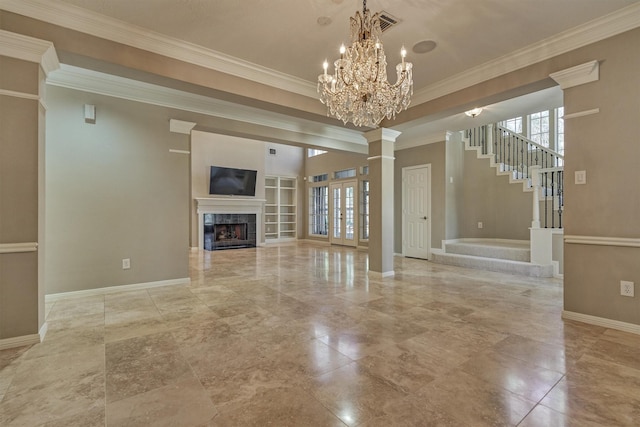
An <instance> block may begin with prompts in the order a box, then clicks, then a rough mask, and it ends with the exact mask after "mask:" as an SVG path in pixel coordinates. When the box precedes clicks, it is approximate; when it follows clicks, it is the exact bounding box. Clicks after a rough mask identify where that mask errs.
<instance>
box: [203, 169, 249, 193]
mask: <svg viewBox="0 0 640 427" xmlns="http://www.w3.org/2000/svg"><path fill="white" fill-rule="evenodd" d="M257 175H258V172H257V171H254V170H248V169H235V168H225V167H221V166H211V173H210V174H209V194H216V195H224V196H255V195H256V177H257Z"/></svg>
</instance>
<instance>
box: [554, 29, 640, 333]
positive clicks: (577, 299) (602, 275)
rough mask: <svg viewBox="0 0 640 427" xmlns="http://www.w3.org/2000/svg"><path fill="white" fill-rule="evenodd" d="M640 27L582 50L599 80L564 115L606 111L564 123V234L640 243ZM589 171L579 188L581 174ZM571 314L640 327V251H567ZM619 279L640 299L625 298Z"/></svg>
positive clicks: (567, 97) (573, 98)
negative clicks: (596, 67) (577, 181)
mask: <svg viewBox="0 0 640 427" xmlns="http://www.w3.org/2000/svg"><path fill="white" fill-rule="evenodd" d="M632 46H633V47H637V46H640V29H636V30H633V31H629V32H627V33H624V34H621V35H619V36H616V37H613V38H611V39H608V40H604V41H602V42H599V43H596V44H594V45H592V46H589V47H586V48H583V49H580V50H579V52H578V53H579V54H580V56H581V57H582V58H584V59H586V60H594V59H595V60H598V61H599V62H600V79H599V80H598V81H597V82H592V83H587V84H584V85H581V86H576V87H573V88H569V89H567V90H565V91H564V105H565V114H571V113H576V112H581V111H585V110H591V109H594V108H598V109H599V110H600V112H599V113H597V114H593V115H590V116H584V117H579V118H575V119H570V120H566V121H565V153H566V168H565V172H566V176H567V177H569V179H567V180H566V182H565V184H566V185H565V201H566V204H565V218H564V224H565V236H572V235H577V236H596V237H603V238H608V237H618V238H635V239H638V238H640V220H639V218H640V191H639V190H638V183H639V182H640V179H639V178H638V159H640V144H639V143H638V135H639V134H640V120H639V118H640V89H639V88H640V73H639V72H638V70H640V49H634V48H631V47H632ZM578 170H584V171H586V173H587V183H586V185H575V184H574V183H573V179H571V177H573V176H574V172H575V171H578ZM564 253H565V264H564V283H565V293H564V300H565V309H566V310H568V311H571V312H577V313H581V314H588V315H592V316H598V317H603V318H607V319H613V320H619V321H622V322H628V323H633V324H636V325H640V263H639V262H638V260H640V248H638V247H617V246H595V245H579V244H566V245H565V252H564ZM620 280H628V281H632V282H635V288H636V297H635V298H629V297H623V296H621V295H620Z"/></svg>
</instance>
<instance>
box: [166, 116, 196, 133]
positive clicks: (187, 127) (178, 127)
mask: <svg viewBox="0 0 640 427" xmlns="http://www.w3.org/2000/svg"><path fill="white" fill-rule="evenodd" d="M196 125H197V123H195V122H185V121H184V120H178V119H169V131H170V132H174V133H183V134H185V135H191V129H193V128H194V127H195V126H196Z"/></svg>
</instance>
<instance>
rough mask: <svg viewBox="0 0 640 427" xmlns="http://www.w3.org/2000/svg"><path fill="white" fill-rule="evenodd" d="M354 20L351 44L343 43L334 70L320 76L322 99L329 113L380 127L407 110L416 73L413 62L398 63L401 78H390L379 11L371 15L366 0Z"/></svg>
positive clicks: (358, 123)
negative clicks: (392, 81) (393, 79)
mask: <svg viewBox="0 0 640 427" xmlns="http://www.w3.org/2000/svg"><path fill="white" fill-rule="evenodd" d="M350 21H351V43H352V44H351V46H350V47H345V46H344V45H343V46H341V47H340V59H338V60H336V61H335V62H334V67H335V68H334V73H333V74H329V73H327V71H328V68H329V64H328V63H327V61H325V62H324V64H323V68H324V73H323V74H320V75H319V76H318V93H319V94H320V101H321V102H322V103H323V104H325V105H326V106H327V115H331V116H334V117H336V118H337V119H339V120H342V121H343V122H344V123H345V124H346V123H347V122H351V123H353V124H354V125H356V126H369V127H377V126H378V124H380V122H381V121H382V119H384V118H385V117H386V118H387V119H392V118H395V116H396V114H397V113H399V112H401V111H402V110H406V109H407V108H408V107H409V104H410V103H411V95H413V76H412V67H413V65H412V64H411V63H410V62H406V61H405V56H406V50H405V49H404V47H403V48H402V51H401V55H402V62H401V63H400V64H398V65H396V73H397V75H398V80H397V82H396V83H395V84H390V83H389V82H388V81H387V58H386V56H385V54H384V48H383V47H382V42H381V41H380V36H381V35H382V30H381V29H380V13H376V14H375V15H373V16H372V15H371V13H370V11H369V9H367V2H366V0H364V1H363V8H362V14H360V12H359V11H358V12H356V14H355V16H353V17H351V18H350Z"/></svg>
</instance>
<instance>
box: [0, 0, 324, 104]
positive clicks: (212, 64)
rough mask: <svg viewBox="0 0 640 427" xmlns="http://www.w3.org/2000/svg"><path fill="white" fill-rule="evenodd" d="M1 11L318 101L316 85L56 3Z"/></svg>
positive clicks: (43, 0) (23, 3) (31, 0)
mask: <svg viewBox="0 0 640 427" xmlns="http://www.w3.org/2000/svg"><path fill="white" fill-rule="evenodd" d="M0 9H4V10H6V11H8V12H12V13H17V14H19V15H24V16H28V17H31V18H34V19H38V20H41V21H45V22H49V23H52V24H55V25H59V26H61V27H64V28H69V29H71V30H75V31H79V32H82V33H85V34H90V35H94V36H97V37H100V38H103V39H106V40H111V41H114V42H117V43H122V44H125V45H128V46H132V47H135V48H139V49H143V50H147V51H149V52H153V53H157V54H159V55H163V56H167V57H170V58H174V59H178V60H180V61H184V62H188V63H190V64H195V65H199V66H202V67H205V68H209V69H212V70H216V71H220V72H223V73H226V74H231V75H234V76H238V77H242V78H245V79H247V80H251V81H254V82H257V83H262V84H265V85H268V86H272V87H276V88H278V89H282V90H286V91H288V92H293V93H297V94H299V95H304V96H308V97H311V98H316V97H317V93H316V86H315V84H313V83H311V82H309V81H307V80H303V79H300V78H298V77H294V76H291V75H288V74H285V73H281V72H279V71H275V70H272V69H270V68H266V67H262V66H260V65H257V64H254V63H251V62H248V61H243V60H241V59H238V58H235V57H232V56H230V55H226V54H224V53H221V52H217V51H214V50H212V49H206V48H203V47H202V46H198V45H195V44H193V43H188V42H185V41H182V40H178V39H175V38H172V37H168V36H165V35H162V34H158V33H156V32H153V31H150V30H146V29H143V28H140V27H136V26H134V25H131V24H128V23H125V22H123V21H120V20H118V19H114V18H111V17H108V16H104V15H101V14H99V13H95V12H92V11H89V10H86V9H83V8H80V7H77V6H74V5H70V4H66V3H60V2H56V1H52V0H0Z"/></svg>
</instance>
